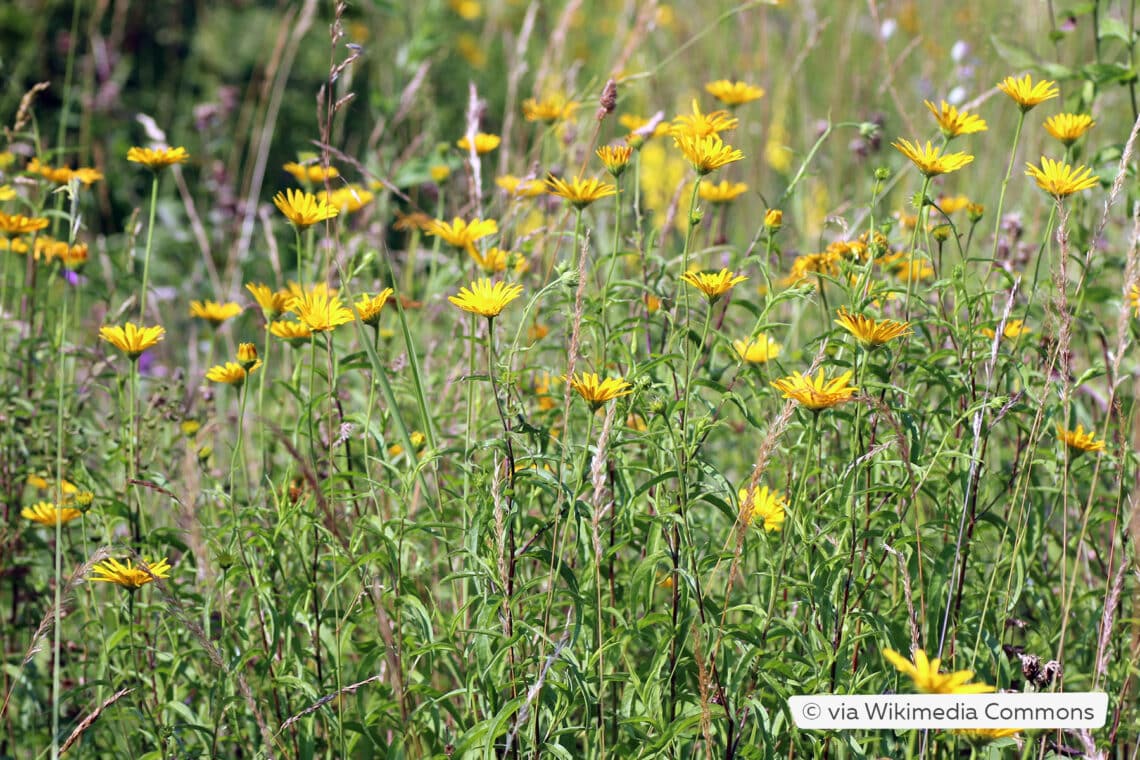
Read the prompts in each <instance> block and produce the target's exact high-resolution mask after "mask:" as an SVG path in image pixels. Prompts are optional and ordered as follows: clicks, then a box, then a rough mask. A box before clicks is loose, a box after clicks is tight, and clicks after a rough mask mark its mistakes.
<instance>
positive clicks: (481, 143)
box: [455, 132, 502, 156]
mask: <svg viewBox="0 0 1140 760" xmlns="http://www.w3.org/2000/svg"><path fill="white" fill-rule="evenodd" d="M501 142H502V138H500V137H499V136H498V135H489V134H487V133H486V132H480V133H478V134H477V135H475V152H476V153H477V154H478V155H480V156H481V155H483V154H484V153H490V152H491V151H493V150H494V149H495V148H497V147H499V143H501ZM455 144H456V145H458V146H459V147H460V148H461V149H462V150H463V151H464V152H470V150H471V142H470V141H469V140H468V139H467V135H464V136H463V137H460V138H459V140H458V142H456V143H455Z"/></svg>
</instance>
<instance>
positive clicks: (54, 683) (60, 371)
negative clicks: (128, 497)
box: [28, 253, 70, 759]
mask: <svg viewBox="0 0 1140 760" xmlns="http://www.w3.org/2000/svg"><path fill="white" fill-rule="evenodd" d="M28 255H31V254H30V253H29V254H28ZM69 291H70V287H69V286H67V285H65V286H64V288H63V307H62V308H61V309H60V320H59V347H58V349H57V351H58V354H57V356H58V359H57V361H58V366H57V367H56V407H55V508H56V519H55V547H54V549H55V552H54V553H55V589H54V598H53V600H52V658H51V754H52V758H53V759H54V758H58V757H59V695H60V674H59V656H60V646H61V642H60V632H59V623H60V603H61V601H62V596H63V592H62V586H63V521H62V520H61V519H60V518H61V517H62V515H61V514H60V512H59V510H60V509H62V507H63V441H64V437H63V386H64V383H65V381H66V379H67V372H66V370H65V369H64V354H63V346H64V340H65V339H66V337H67V316H68V310H67V294H68V292H69Z"/></svg>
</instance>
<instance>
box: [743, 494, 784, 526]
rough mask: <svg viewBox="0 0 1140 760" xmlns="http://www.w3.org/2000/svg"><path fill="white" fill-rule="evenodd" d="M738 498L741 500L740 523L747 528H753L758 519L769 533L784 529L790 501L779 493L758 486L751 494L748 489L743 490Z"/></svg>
mask: <svg viewBox="0 0 1140 760" xmlns="http://www.w3.org/2000/svg"><path fill="white" fill-rule="evenodd" d="M737 498H738V499H739V500H740V522H741V524H742V525H743V526H744V527H745V528H748V527H751V525H752V523H753V522H755V521H756V519H757V518H759V519H760V520H761V521H762V522H761V523H760V524H761V525H763V526H764V530H766V531H768V532H769V533H771V532H773V531H779V530H780V529H781V528H783V527H784V516H785V513H786V511H787V509H788V499H787V497H785V496H784V495H783V494H782V493H780V492H779V491H777V490H775V489H769V488H768V486H758V487H757V488H753V489H752V493H751V494H749V493H748V489H747V488H741V489H740V492H739V493H738V494H737Z"/></svg>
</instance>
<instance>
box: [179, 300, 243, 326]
mask: <svg viewBox="0 0 1140 760" xmlns="http://www.w3.org/2000/svg"><path fill="white" fill-rule="evenodd" d="M238 314H241V304H237V303H234V302H233V301H229V302H227V303H218V302H217V301H191V302H190V316H192V317H198V318H199V319H204V320H206V321H207V322H209V323H210V324H212V325H213V326H214V327H218V326H220V325H221V324H222V322H225V321H226V320H227V319H233V318H234V317H236V316H237V315H238Z"/></svg>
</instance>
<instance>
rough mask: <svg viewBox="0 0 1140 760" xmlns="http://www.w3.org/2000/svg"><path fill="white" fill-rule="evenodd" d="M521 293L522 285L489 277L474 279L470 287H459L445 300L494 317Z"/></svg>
mask: <svg viewBox="0 0 1140 760" xmlns="http://www.w3.org/2000/svg"><path fill="white" fill-rule="evenodd" d="M520 295H522V285H519V284H517V283H513V284H510V283H505V282H494V283H492V282H491V280H490V279H489V278H486V277H483V278H482V279H479V280H475V281H474V282H472V283H471V287H470V288H460V289H459V293H458V294H457V295H454V296H448V297H447V300H448V301H451V303H453V304H455V305H456V306H458V307H459V308H460V309H463V310H464V311H469V312H471V313H472V314H479V315H482V316H484V317H486V318H487V319H494V318H495V317H497V316H499V313H500V312H502V310H503V309H504V308H506V306H507V304H509V303H510V302H511V301H513V300H515V299H516V298H518V297H519V296H520Z"/></svg>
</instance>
